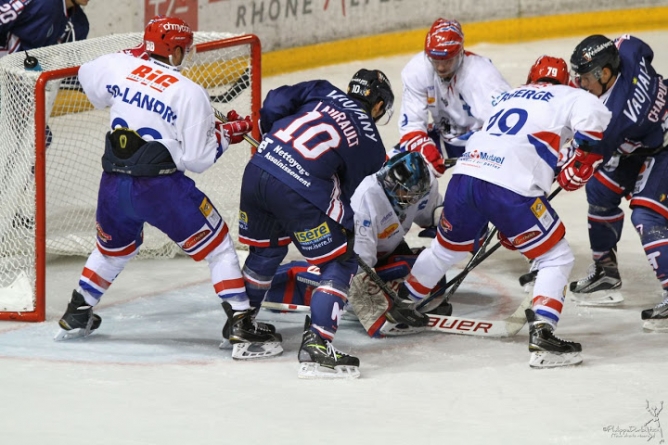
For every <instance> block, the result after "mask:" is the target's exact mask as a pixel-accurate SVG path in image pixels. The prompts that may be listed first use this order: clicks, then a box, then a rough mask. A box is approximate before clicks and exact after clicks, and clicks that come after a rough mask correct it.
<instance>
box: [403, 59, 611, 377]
mask: <svg viewBox="0 0 668 445" xmlns="http://www.w3.org/2000/svg"><path fill="white" fill-rule="evenodd" d="M568 81H569V76H568V67H567V65H566V62H565V61H564V60H563V59H558V58H554V57H548V56H543V57H541V58H539V59H538V60H537V61H536V63H535V64H534V65H533V66H532V68H531V71H530V73H529V82H530V83H529V84H528V85H525V86H521V87H519V88H515V89H513V90H510V91H508V92H506V93H504V94H503V95H502V96H501V97H499V98H498V100H497V102H496V105H495V106H494V109H493V112H492V115H491V117H490V118H489V119H488V120H487V121H486V122H485V123H484V125H483V127H482V129H481V130H480V131H479V132H476V133H475V134H473V135H472V136H471V137H470V138H469V140H468V143H467V145H466V151H465V153H464V154H463V155H462V157H460V158H459V160H458V161H457V164H456V166H455V168H454V170H453V176H452V179H450V181H449V183H448V188H447V191H446V193H445V198H444V200H443V205H444V207H443V213H442V215H441V220H440V224H439V226H438V232H437V235H436V238H435V239H434V241H432V243H431V246H430V247H429V248H427V249H425V250H424V251H423V252H422V253H421V254H420V256H419V257H418V259H417V261H416V262H415V265H414V266H413V269H412V271H411V274H410V275H409V277H408V279H407V280H406V281H405V282H404V283H403V284H402V285H401V286H400V287H399V295H400V296H404V295H407V296H409V297H411V298H412V299H415V300H417V301H419V300H421V299H423V298H424V297H425V296H426V294H427V292H428V291H429V290H430V289H431V288H432V287H433V286H434V285H435V284H436V282H437V281H438V280H439V279H440V277H442V276H443V274H444V273H445V271H447V270H448V269H449V268H450V267H451V266H452V265H453V264H455V263H457V262H458V261H460V260H462V259H463V258H464V257H465V256H466V252H467V251H471V250H472V249H473V247H474V245H475V243H476V237H477V236H478V234H479V233H481V232H482V231H484V228H485V227H486V226H487V224H488V223H489V222H491V223H492V224H494V225H495V226H496V228H497V229H498V230H499V232H500V233H501V234H502V239H503V240H504V241H505V243H506V244H509V245H512V247H513V248H515V249H517V250H519V251H520V252H521V253H522V254H523V255H524V256H525V257H526V258H528V259H530V260H533V261H534V263H535V267H536V269H537V270H538V274H537V278H536V284H535V286H534V289H533V302H532V308H531V309H527V311H526V316H527V320H528V321H529V335H530V338H529V351H530V352H531V358H530V361H529V364H530V366H532V367H549V366H563V365H571V364H578V363H581V362H582V358H581V356H580V352H581V350H582V347H581V345H580V344H579V343H575V342H571V341H566V340H562V339H560V338H558V337H556V336H555V335H554V334H553V331H554V329H555V328H556V326H557V323H558V321H559V317H560V314H561V310H562V306H563V303H564V289H565V285H566V283H567V282H568V275H569V273H570V271H571V268H572V267H573V262H574V258H573V254H572V252H571V249H570V247H569V245H568V243H567V241H566V239H565V238H564V235H565V227H564V225H563V223H562V222H561V220H560V219H559V216H558V215H557V213H556V212H555V210H554V209H553V208H552V206H551V205H550V203H549V201H547V200H546V199H545V194H546V193H547V192H549V190H550V188H551V187H552V182H553V181H554V176H555V168H556V167H557V166H558V163H559V153H560V147H561V146H562V143H563V142H564V141H565V140H566V139H567V138H569V137H571V136H573V140H574V141H575V143H576V145H577V147H578V148H577V149H576V150H575V155H574V159H573V160H571V161H569V162H568V163H567V164H566V165H565V166H564V169H566V170H567V171H571V172H573V171H575V172H576V174H574V175H571V176H570V177H571V178H572V179H570V180H564V181H560V184H561V185H562V187H564V188H565V189H567V190H574V189H576V188H577V186H578V185H583V184H584V183H585V182H586V180H587V179H588V176H587V175H586V172H585V171H584V170H585V169H584V168H582V169H581V170H576V169H577V165H579V164H578V162H581V161H582V160H584V161H585V162H586V159H587V154H586V153H587V152H586V151H585V150H590V149H591V147H592V146H594V145H595V144H596V143H597V142H598V140H599V139H600V137H601V135H602V133H603V130H605V128H606V126H607V124H608V122H609V120H610V112H609V111H608V110H607V109H606V108H605V106H603V104H602V103H601V102H600V101H596V100H592V99H594V98H593V97H591V95H589V96H588V95H587V94H586V93H584V92H583V91H581V90H579V89H576V88H572V87H570V86H567V84H568ZM589 176H591V175H589Z"/></svg>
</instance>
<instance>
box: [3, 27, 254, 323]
mask: <svg viewBox="0 0 668 445" xmlns="http://www.w3.org/2000/svg"><path fill="white" fill-rule="evenodd" d="M141 39H142V34H141V33H130V34H119V35H110V36H106V37H100V38H95V39H89V40H84V41H81V42H73V43H67V44H63V45H54V46H49V47H45V48H40V49H36V50H32V51H30V52H29V54H30V55H31V56H34V57H36V58H37V59H38V61H39V64H40V66H41V68H42V71H41V72H39V71H28V70H26V69H25V68H24V65H23V61H24V59H25V56H26V55H25V53H18V54H11V55H8V56H6V57H3V58H0V320H19V321H44V320H45V317H46V309H45V308H46V297H45V293H46V260H47V255H49V259H51V258H52V256H53V255H60V256H62V255H80V256H87V255H89V254H90V252H91V251H92V250H93V248H94V246H95V235H96V227H95V226H96V225H95V208H96V202H97V191H98V186H99V181H100V176H101V173H102V165H101V158H102V154H103V152H104V137H105V134H106V132H107V131H108V130H109V109H106V110H95V109H93V106H92V105H91V104H90V102H89V101H88V99H87V98H86V96H85V94H84V93H83V92H82V90H81V87H80V86H79V84H78V82H77V80H76V74H77V72H78V68H79V66H80V65H82V64H83V63H85V62H87V61H90V60H93V59H95V58H96V57H99V56H101V55H103V54H108V53H113V52H117V51H120V50H122V49H128V48H132V47H135V46H137V45H138V44H139V43H140V42H141ZM195 47H196V51H195V53H194V56H193V57H191V58H190V59H189V60H188V62H187V65H186V66H184V68H183V69H182V73H183V74H184V75H186V76H187V77H189V78H191V79H192V80H194V81H195V82H197V83H198V84H200V85H201V86H203V87H204V88H205V89H206V90H207V91H208V92H209V95H210V97H211V103H212V105H213V106H215V108H217V109H218V110H220V111H222V112H223V114H225V113H226V112H227V111H228V110H230V109H235V110H237V111H238V112H239V114H240V115H242V116H245V115H251V118H252V120H253V122H255V123H257V121H258V117H259V109H260V95H261V80H260V79H261V77H260V76H261V46H260V41H259V39H258V37H257V36H255V35H252V34H246V35H234V34H229V33H213V32H196V33H195ZM256 127H257V125H256ZM253 134H254V136H255V137H256V139H257V137H258V136H259V131H258V130H257V128H255V129H254V131H253ZM250 155H251V147H250V145H248V144H247V143H245V142H244V143H242V144H239V145H235V146H232V147H230V149H229V150H228V151H226V152H225V153H224V154H223V156H222V157H221V158H220V159H219V160H218V162H216V164H214V166H213V167H211V168H210V169H209V170H207V171H206V172H204V173H203V174H195V175H192V178H193V179H194V180H195V182H196V184H197V186H198V187H199V188H200V189H201V190H202V191H203V192H204V193H206V194H207V195H208V196H209V198H210V199H211V201H212V202H213V204H214V205H215V206H216V208H217V209H218V211H219V212H220V213H221V214H222V215H223V217H224V218H225V221H226V222H227V225H228V226H229V228H230V234H231V236H232V238H233V239H234V240H235V241H236V239H237V231H238V222H237V221H238V211H239V190H240V185H241V176H242V174H243V170H244V167H245V165H246V163H247V161H248V159H249V158H250ZM178 252H179V248H178V247H177V245H176V244H175V243H174V242H172V241H171V240H170V239H169V238H168V237H167V236H166V235H164V234H163V233H162V232H160V231H159V230H157V229H156V228H154V227H152V226H150V225H149V224H145V225H144V243H143V245H142V246H141V248H140V250H139V254H138V257H140V258H142V257H143V258H160V257H162V258H171V257H173V256H174V255H176V254H177V253H178ZM82 266H83V264H82ZM75 284H76V283H73V285H75Z"/></svg>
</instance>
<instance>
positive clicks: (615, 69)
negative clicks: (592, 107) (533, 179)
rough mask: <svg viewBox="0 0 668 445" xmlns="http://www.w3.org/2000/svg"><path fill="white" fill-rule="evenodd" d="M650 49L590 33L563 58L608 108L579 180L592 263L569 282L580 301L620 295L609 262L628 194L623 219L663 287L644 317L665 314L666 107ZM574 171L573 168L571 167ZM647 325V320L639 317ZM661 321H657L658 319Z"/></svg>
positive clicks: (614, 299)
mask: <svg viewBox="0 0 668 445" xmlns="http://www.w3.org/2000/svg"><path fill="white" fill-rule="evenodd" d="M653 56H654V53H653V52H652V49H651V48H650V47H649V46H648V45H647V44H646V43H645V42H643V41H642V40H640V39H637V38H635V37H632V36H629V35H624V36H621V37H619V38H617V39H616V40H615V41H614V42H613V41H612V40H610V39H608V38H607V37H605V36H602V35H592V36H589V37H587V38H585V39H584V40H583V41H582V42H580V43H579V44H578V45H577V47H576V48H575V50H574V51H573V55H572V56H571V69H572V70H573V71H574V75H575V80H576V82H577V83H578V84H579V85H580V87H582V88H583V89H585V90H587V91H589V92H590V93H592V94H593V95H595V96H597V97H599V98H600V99H601V101H603V103H605V105H606V106H607V107H608V109H609V110H610V111H611V112H612V121H611V124H610V125H609V126H608V129H607V130H606V131H605V133H604V134H603V140H602V142H601V144H599V145H598V146H597V147H596V148H595V150H594V153H592V154H591V155H589V157H588V158H587V159H595V158H598V159H600V160H602V164H601V167H600V168H599V169H598V170H597V171H596V172H595V173H594V178H593V179H592V180H591V181H589V183H588V184H587V186H586V192H587V202H588V203H589V212H588V215H587V219H588V223H589V241H590V246H591V249H592V256H593V259H594V264H593V266H592V267H591V268H590V274H589V276H587V277H586V278H583V279H581V280H578V281H574V282H572V283H571V284H570V290H571V292H572V294H573V297H574V298H575V299H576V301H578V302H579V303H580V304H589V305H606V304H607V305H610V304H618V303H620V302H621V301H623V296H622V295H621V292H620V291H619V289H620V288H621V285H622V280H621V276H620V274H619V270H618V267H617V256H616V250H617V242H618V241H619V239H620V236H621V233H622V225H623V222H624V212H623V211H622V210H621V208H620V203H621V200H622V197H624V196H631V200H630V207H631V209H632V213H631V221H632V222H633V225H634V227H635V228H636V230H637V232H638V234H639V235H640V240H641V243H642V245H643V248H644V250H645V254H646V255H647V259H648V260H649V263H650V265H652V268H653V269H654V272H655V274H656V276H657V279H658V280H659V282H660V283H661V286H662V288H663V301H662V302H661V303H660V304H659V305H658V306H657V307H656V308H654V309H649V310H646V311H643V313H642V318H643V319H644V320H656V319H666V318H668V279H667V278H666V277H667V276H668V220H667V218H668V205H666V203H665V199H664V198H665V195H666V193H668V178H666V175H665V172H666V168H668V151H666V149H665V147H666V142H667V140H668V133H667V132H666V131H667V130H668V122H667V120H666V119H667V117H668V111H667V108H666V97H667V96H668V94H667V92H668V88H667V86H666V81H664V80H663V79H662V77H661V76H660V75H659V74H657V73H656V71H655V70H654V68H653V67H652V59H653ZM576 173H577V172H576ZM645 324H646V327H648V328H650V329H651V328H652V327H653V326H654V323H652V322H651V321H650V322H646V323H645ZM659 324H661V323H659Z"/></svg>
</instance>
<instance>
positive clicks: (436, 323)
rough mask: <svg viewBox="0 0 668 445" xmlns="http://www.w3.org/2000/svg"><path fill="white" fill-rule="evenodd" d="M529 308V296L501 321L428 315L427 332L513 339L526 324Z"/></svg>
mask: <svg viewBox="0 0 668 445" xmlns="http://www.w3.org/2000/svg"><path fill="white" fill-rule="evenodd" d="M529 307H531V296H527V297H526V298H525V299H524V300H523V301H522V303H521V304H520V306H519V307H518V308H517V309H516V310H515V312H513V313H512V314H510V315H509V316H508V317H506V318H503V319H500V320H480V319H476V318H465V317H455V316H447V315H436V314H427V315H428V316H429V324H428V325H427V331H432V332H442V333H445V334H461V335H473V336H477V337H512V336H513V335H515V334H517V333H518V332H519V331H520V330H522V327H523V326H524V325H525V324H526V322H527V319H526V316H525V315H524V311H525V310H526V309H528V308H529Z"/></svg>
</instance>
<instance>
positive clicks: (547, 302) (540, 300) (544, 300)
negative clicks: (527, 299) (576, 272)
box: [532, 295, 564, 314]
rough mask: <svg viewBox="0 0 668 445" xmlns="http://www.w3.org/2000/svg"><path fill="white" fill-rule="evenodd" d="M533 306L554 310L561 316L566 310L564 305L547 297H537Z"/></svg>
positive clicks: (534, 298) (533, 301)
mask: <svg viewBox="0 0 668 445" xmlns="http://www.w3.org/2000/svg"><path fill="white" fill-rule="evenodd" d="M532 303H533V306H546V307H549V308H551V309H554V310H555V311H557V312H558V313H560V314H561V310H562V309H563V308H564V304H563V303H562V302H561V301H559V300H555V299H554V298H550V297H546V296H544V295H536V296H535V297H533V300H532Z"/></svg>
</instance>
